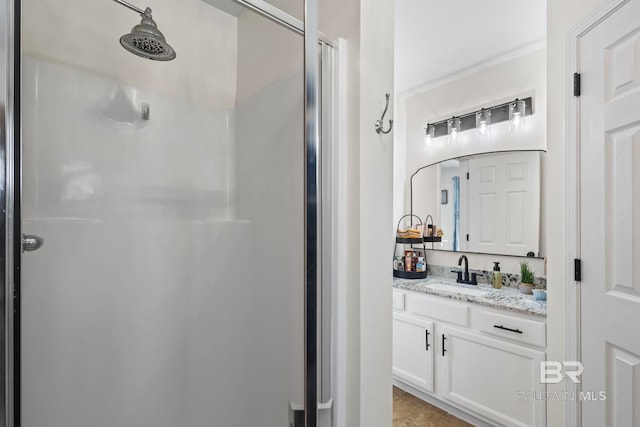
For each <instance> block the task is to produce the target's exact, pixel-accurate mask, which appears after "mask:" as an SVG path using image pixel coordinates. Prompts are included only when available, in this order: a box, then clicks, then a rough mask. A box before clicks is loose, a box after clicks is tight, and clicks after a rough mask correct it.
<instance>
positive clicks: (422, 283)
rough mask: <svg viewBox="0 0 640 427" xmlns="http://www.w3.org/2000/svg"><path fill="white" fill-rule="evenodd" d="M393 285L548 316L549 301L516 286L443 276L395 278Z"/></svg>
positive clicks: (397, 287)
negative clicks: (438, 286) (465, 282)
mask: <svg viewBox="0 0 640 427" xmlns="http://www.w3.org/2000/svg"><path fill="white" fill-rule="evenodd" d="M433 283H445V284H447V285H451V286H450V287H449V286H447V289H446V290H444V289H434V288H432V287H429V286H428V285H430V284H433ZM393 287H394V288H396V289H403V290H406V291H413V292H421V293H423V294H429V295H436V296H440V297H445V298H451V299H456V300H459V301H466V302H471V303H474V304H480V305H486V306H489V307H496V308H502V309H506V310H510V311H514V312H519V313H524V314H532V315H534V316H542V317H546V316H547V302H546V301H538V300H536V299H535V298H534V297H533V295H525V294H523V293H521V292H520V291H519V290H518V289H516V288H507V287H503V288H502V289H493V288H492V287H491V286H489V285H484V284H479V285H477V286H471V285H462V284H460V283H456V282H455V281H454V280H450V279H446V278H441V277H433V276H431V277H427V278H426V279H417V280H410V279H399V278H396V277H394V278H393ZM456 288H461V289H460V290H461V291H462V292H464V289H471V290H481V291H486V293H485V294H483V295H470V294H465V293H462V292H456Z"/></svg>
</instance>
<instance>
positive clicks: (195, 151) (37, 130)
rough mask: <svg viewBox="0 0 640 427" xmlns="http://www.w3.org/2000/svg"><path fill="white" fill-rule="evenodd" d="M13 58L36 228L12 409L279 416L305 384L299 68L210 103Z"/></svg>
mask: <svg viewBox="0 0 640 427" xmlns="http://www.w3.org/2000/svg"><path fill="white" fill-rule="evenodd" d="M300 55H301V52H300ZM114 66H115V65H114ZM23 67H24V70H23V95H22V96H23V110H22V114H23V122H24V126H23V147H24V159H23V166H24V172H23V181H24V182H23V212H22V213H23V231H24V232H27V233H33V234H37V235H40V236H43V237H44V239H45V244H44V246H43V247H42V248H41V249H40V250H38V251H37V252H33V253H29V254H26V255H25V256H24V257H23V271H22V275H23V276H22V354H23V357H22V405H23V410H22V414H23V424H24V425H32V426H39V425H46V426H48V427H62V426H64V427H73V426H78V427H81V426H88V425H91V426H94V427H102V426H104V427H112V426H116V425H117V426H134V425H135V426H151V425H153V426H158V427H163V426H166V427H175V426H178V425H180V426H189V427H191V426H211V425H215V426H218V425H220V426H229V427H234V426H238V427H241V426H242V427H245V426H249V425H265V426H271V425H273V426H275V425H285V424H286V423H287V415H288V414H287V402H288V401H289V400H292V401H295V402H298V403H300V402H302V400H303V396H302V390H303V389H302V386H303V382H302V381H303V345H302V343H303V335H302V334H303V328H302V327H303V321H302V319H303V315H302V314H303V313H302V307H303V233H302V220H303V216H302V213H303V210H302V209H303V203H302V200H303V198H302V195H303V192H302V191H303V174H302V167H303V155H302V148H303V144H302V141H303V129H302V123H303V122H302V105H303V97H302V72H301V70H299V71H296V72H293V73H290V74H288V75H286V76H284V77H282V78H281V79H279V80H277V81H276V82H275V83H273V84H271V85H269V86H268V87H266V88H264V89H262V90H261V91H260V92H258V93H257V94H255V95H253V96H251V97H250V98H247V99H246V100H244V101H243V102H242V103H241V104H239V105H238V106H237V107H236V108H235V109H224V108H216V107H211V103H208V102H202V101H199V100H197V99H196V100H194V99H193V97H190V96H185V97H182V96H177V95H175V94H167V93H164V92H163V91H160V90H151V89H146V88H144V87H142V86H139V85H133V84H131V83H124V82H122V81H121V80H117V79H115V78H107V77H104V76H102V75H100V74H98V73H95V72H92V71H89V70H84V69H80V68H76V67H74V66H70V65H62V64H60V63H54V62H51V61H48V60H44V59H41V58H36V57H32V56H25V57H24V63H23ZM142 102H146V103H148V104H149V105H150V112H151V114H150V120H148V121H145V120H142V119H141V117H140V105H141V103H142Z"/></svg>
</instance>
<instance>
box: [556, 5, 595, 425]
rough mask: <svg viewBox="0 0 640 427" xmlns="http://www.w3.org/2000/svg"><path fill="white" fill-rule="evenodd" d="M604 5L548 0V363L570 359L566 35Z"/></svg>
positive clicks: (561, 410) (560, 410)
mask: <svg viewBox="0 0 640 427" xmlns="http://www.w3.org/2000/svg"><path fill="white" fill-rule="evenodd" d="M599 3H601V1H599V0H569V1H562V2H557V1H551V0H548V1H547V46H548V49H547V61H546V62H547V84H548V86H547V93H548V111H547V147H548V152H547V158H546V162H547V167H546V171H545V173H546V179H547V182H546V186H547V194H548V195H547V223H548V225H547V242H548V245H547V246H548V252H547V253H548V264H549V265H548V272H547V283H548V287H547V290H548V297H547V298H548V301H549V302H548V307H549V308H548V314H547V324H548V325H549V326H548V328H547V330H548V331H549V332H548V335H547V359H548V360H558V361H562V360H566V358H565V354H566V348H565V339H566V333H565V330H566V322H565V306H566V297H565V290H566V286H567V283H565V269H566V265H567V262H569V261H570V260H568V259H567V253H566V250H565V249H566V239H565V233H566V227H567V226H568V224H567V223H566V200H567V187H566V180H565V162H566V156H565V134H564V132H565V120H564V118H565V102H566V99H565V94H566V81H567V76H568V75H570V74H571V75H572V74H573V73H574V72H575V70H567V69H566V61H567V56H566V55H567V51H566V50H567V49H566V33H567V31H568V30H569V29H570V28H571V27H572V26H574V25H575V24H577V23H578V22H579V21H580V20H581V19H582V18H583V17H584V16H585V15H586V14H587V13H588V12H590V11H591V10H593V9H594V8H595V7H596V6H597V5H598V4H599ZM563 389H564V385H563V384H559V385H557V386H553V385H549V386H548V390H549V391H557V390H563ZM547 425H553V426H563V425H565V404H564V402H562V401H560V400H551V401H549V402H547Z"/></svg>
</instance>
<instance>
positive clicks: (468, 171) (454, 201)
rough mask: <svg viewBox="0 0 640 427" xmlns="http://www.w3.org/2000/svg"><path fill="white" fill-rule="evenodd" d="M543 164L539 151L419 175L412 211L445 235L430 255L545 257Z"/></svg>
mask: <svg viewBox="0 0 640 427" xmlns="http://www.w3.org/2000/svg"><path fill="white" fill-rule="evenodd" d="M543 161H544V159H543V152H540V151H509V152H498V153H486V154H477V155H473V156H467V157H459V158H456V159H451V160H447V161H443V162H440V163H436V164H434V165H430V166H426V167H423V168H420V169H418V171H417V172H416V173H414V174H413V175H412V177H411V207H410V210H411V212H412V213H414V214H416V215H418V216H419V217H420V218H423V220H424V218H426V216H427V215H431V216H432V217H433V219H434V223H435V225H436V227H437V228H440V229H442V234H443V236H442V241H441V242H435V243H427V246H428V247H427V249H429V246H431V247H430V249H438V250H445V251H462V252H477V253H485V254H495V255H513V256H522V257H526V256H529V257H544V254H545V248H544V241H543V240H544V239H543V236H544V221H543V218H542V217H541V212H543V209H542V206H541V200H542V197H541V190H542V180H543V176H542V162H543Z"/></svg>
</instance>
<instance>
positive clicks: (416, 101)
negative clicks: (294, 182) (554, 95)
mask: <svg viewBox="0 0 640 427" xmlns="http://www.w3.org/2000/svg"><path fill="white" fill-rule="evenodd" d="M494 62H495V61H494ZM545 64H546V49H544V48H543V49H537V50H535V51H533V52H530V53H528V54H525V55H522V56H519V57H516V58H511V59H508V60H506V61H504V62H500V63H497V64H495V63H491V64H490V65H487V66H486V67H484V68H483V67H481V66H480V67H479V68H478V69H477V71H476V72H466V73H464V74H463V75H460V76H452V77H451V78H449V79H447V80H446V81H443V82H436V83H434V84H433V85H428V86H425V87H424V88H422V89H418V90H415V91H410V92H407V93H403V94H401V95H400V100H399V103H401V104H403V108H404V116H405V117H404V119H401V120H403V122H404V131H403V133H404V140H398V139H396V145H397V146H398V147H397V148H396V155H399V154H401V153H402V152H404V156H405V162H404V165H400V166H401V167H402V166H403V167H404V170H403V172H404V174H403V175H402V179H403V181H402V182H398V179H400V178H401V176H400V175H399V174H398V175H397V176H396V182H395V184H394V200H395V202H394V218H396V221H397V219H398V218H400V216H402V215H403V214H404V213H408V212H409V202H410V200H409V179H410V177H411V174H413V173H414V172H415V171H416V170H417V169H418V168H420V167H422V166H426V165H429V164H433V163H436V162H439V161H442V160H446V159H449V158H453V157H459V156H463V155H469V154H474V153H481V152H487V151H500V150H512V149H521V150H525V149H535V150H545V149H546V147H547V141H546V129H547V128H546V120H547V86H546V68H545ZM524 96H533V98H534V106H535V113H534V114H533V115H532V116H527V117H526V132H525V134H524V135H516V136H514V135H513V134H511V133H510V132H509V131H508V127H509V124H508V123H507V122H504V123H498V124H494V125H492V126H491V138H490V139H489V140H486V141H482V142H477V141H476V140H475V132H473V131H468V132H461V133H460V134H459V136H460V139H459V141H458V143H456V144H450V143H449V142H448V137H446V136H444V137H439V138H435V139H434V141H433V142H432V145H431V146H427V145H426V144H425V131H424V128H425V126H426V124H427V123H430V122H435V121H439V120H443V119H445V118H448V117H451V116H452V115H454V114H456V115H458V114H462V113H466V112H470V111H475V110H476V109H479V108H481V107H488V106H492V105H495V104H496V103H500V102H506V101H509V100H512V99H515V98H516V97H521V98H522V97H524ZM398 150H402V151H398ZM543 156H544V155H543ZM431 169H433V171H431ZM435 169H436V168H427V169H425V170H422V171H421V172H420V173H419V174H417V175H416V177H415V178H414V192H416V191H418V189H419V188H420V183H421V182H423V183H424V182H431V183H433V182H436V180H437V179H438V177H437V173H436V170H435ZM396 173H397V172H396ZM543 175H544V171H543ZM545 179H546V178H545ZM431 185H432V184H431ZM542 192H543V195H542V198H541V199H542V205H543V206H544V204H545V196H544V189H543V190H542ZM415 203H416V199H415V197H414V213H416V212H415V210H416V204H415ZM423 205H424V203H423ZM417 208H418V209H422V208H425V209H431V210H430V211H428V212H427V211H425V212H420V213H418V214H419V215H420V216H421V217H422V216H424V215H426V213H429V212H436V210H437V209H438V208H439V197H438V200H432V201H431V202H429V203H428V206H422V205H421V206H418V207H417ZM398 209H401V210H400V211H399V210H398ZM545 214H546V212H542V213H541V227H542V229H544V227H545V223H546V215H545ZM544 240H545V239H544V238H542V239H541V244H542V245H544V244H545V243H546V242H545V241H544ZM541 247H542V246H541ZM459 256H460V254H459V253H458V254H456V253H446V252H433V251H430V253H429V255H428V258H429V263H431V264H434V265H454V264H455V263H457V260H458V257H459ZM496 260H499V261H501V268H502V271H503V272H507V273H514V274H519V272H520V268H519V264H518V263H519V262H520V261H521V259H520V258H513V259H510V257H501V256H496V255H478V254H471V255H469V262H470V267H472V268H477V269H482V270H491V269H492V266H493V261H496ZM527 260H528V261H529V262H530V263H531V264H532V266H533V269H534V270H535V272H536V275H538V276H541V277H545V276H546V268H545V262H544V260H540V259H527Z"/></svg>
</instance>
